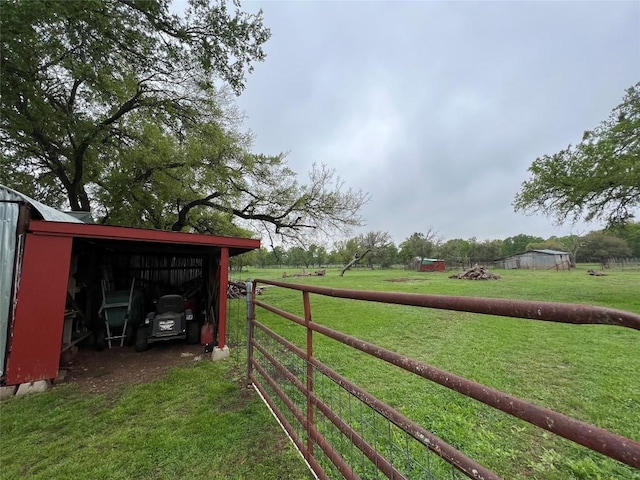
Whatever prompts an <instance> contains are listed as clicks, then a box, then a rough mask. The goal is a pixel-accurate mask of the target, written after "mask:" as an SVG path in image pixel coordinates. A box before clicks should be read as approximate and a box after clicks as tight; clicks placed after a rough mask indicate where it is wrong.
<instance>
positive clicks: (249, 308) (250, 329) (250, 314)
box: [245, 280, 255, 385]
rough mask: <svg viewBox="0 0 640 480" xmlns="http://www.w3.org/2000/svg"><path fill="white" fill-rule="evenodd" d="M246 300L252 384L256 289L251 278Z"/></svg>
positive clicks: (249, 365) (248, 377) (248, 364)
mask: <svg viewBox="0 0 640 480" xmlns="http://www.w3.org/2000/svg"><path fill="white" fill-rule="evenodd" d="M245 286H246V290H247V293H246V300H247V385H250V384H251V383H252V382H251V373H252V372H253V364H252V361H253V320H254V309H253V300H254V298H255V297H254V291H253V282H252V281H251V280H247V283H246V285H245Z"/></svg>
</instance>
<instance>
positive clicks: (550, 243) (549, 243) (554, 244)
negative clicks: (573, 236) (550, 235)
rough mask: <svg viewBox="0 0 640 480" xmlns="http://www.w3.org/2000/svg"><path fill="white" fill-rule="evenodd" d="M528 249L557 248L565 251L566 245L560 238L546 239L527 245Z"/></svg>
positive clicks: (559, 250)
mask: <svg viewBox="0 0 640 480" xmlns="http://www.w3.org/2000/svg"><path fill="white" fill-rule="evenodd" d="M526 249H527V250H556V251H558V252H563V251H564V250H565V246H564V244H563V243H561V242H560V241H559V240H545V241H544V242H535V243H530V244H528V245H527V248H526Z"/></svg>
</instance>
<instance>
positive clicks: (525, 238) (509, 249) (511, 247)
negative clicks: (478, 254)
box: [500, 233, 544, 257]
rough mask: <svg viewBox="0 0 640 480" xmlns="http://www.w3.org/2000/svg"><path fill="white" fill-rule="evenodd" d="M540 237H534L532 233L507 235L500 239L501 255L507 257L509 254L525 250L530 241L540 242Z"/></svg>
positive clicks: (541, 239)
mask: <svg viewBox="0 0 640 480" xmlns="http://www.w3.org/2000/svg"><path fill="white" fill-rule="evenodd" d="M542 241H544V239H543V238H542V237H535V236H532V235H525V234H523V233H521V234H519V235H516V236H515V237H508V238H505V239H504V240H503V241H502V248H501V249H500V252H501V256H503V257H508V256H509V255H517V254H518V253H522V252H524V251H526V250H527V245H529V244H530V243H537V242H542Z"/></svg>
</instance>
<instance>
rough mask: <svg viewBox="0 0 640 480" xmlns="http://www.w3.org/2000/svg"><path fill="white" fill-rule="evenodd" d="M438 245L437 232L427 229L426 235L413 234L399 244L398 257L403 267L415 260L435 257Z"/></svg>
mask: <svg viewBox="0 0 640 480" xmlns="http://www.w3.org/2000/svg"><path fill="white" fill-rule="evenodd" d="M439 244H440V239H439V237H438V232H436V231H435V230H433V229H432V228H429V229H428V230H427V232H426V233H421V232H415V233H413V234H411V236H410V237H408V238H407V239H405V240H404V241H403V242H402V243H400V251H399V252H398V257H399V259H400V260H401V261H402V262H403V263H404V264H405V265H407V264H409V263H411V262H412V261H413V259H415V258H419V259H420V260H422V259H424V258H430V257H432V256H434V255H435V253H436V249H437V247H438V245H439Z"/></svg>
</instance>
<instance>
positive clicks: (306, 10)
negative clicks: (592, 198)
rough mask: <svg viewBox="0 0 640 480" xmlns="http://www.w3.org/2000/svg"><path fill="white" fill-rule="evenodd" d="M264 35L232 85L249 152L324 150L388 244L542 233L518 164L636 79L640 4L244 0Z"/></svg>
mask: <svg viewBox="0 0 640 480" xmlns="http://www.w3.org/2000/svg"><path fill="white" fill-rule="evenodd" d="M242 8H243V9H244V10H246V11H251V12H255V11H257V10H258V9H260V8H261V9H262V10H263V13H264V22H265V25H266V26H268V27H269V28H270V29H271V32H272V37H271V39H270V40H269V41H268V42H267V44H266V45H265V47H264V48H265V51H266V53H267V58H266V60H265V62H262V63H258V64H256V65H255V71H254V72H253V73H252V74H251V75H250V76H249V77H248V79H247V87H246V90H245V91H244V92H243V94H242V95H241V96H240V97H239V98H238V100H237V101H238V104H239V106H240V108H241V109H242V110H244V112H245V114H246V120H245V127H247V128H248V129H250V130H251V131H252V132H253V133H254V135H255V143H254V150H255V151H256V152H260V153H267V154H276V153H279V152H283V151H284V152H289V153H288V157H287V158H288V162H289V165H290V167H291V168H292V169H293V170H294V171H296V172H297V173H298V174H299V176H300V180H301V181H305V179H306V178H307V172H308V171H309V170H310V169H311V166H312V165H313V164H314V163H316V164H321V163H324V164H326V165H327V166H329V167H330V168H332V169H335V171H336V174H337V175H338V176H339V177H340V178H341V179H342V180H343V181H345V183H346V184H347V186H350V187H353V188H355V189H362V190H364V191H366V192H369V194H370V195H371V200H370V202H369V203H368V204H367V205H366V206H365V207H364V208H363V209H362V216H363V217H364V219H365V221H366V225H365V226H363V227H362V228H359V229H357V230H355V231H354V232H353V233H354V234H358V233H364V232H368V231H386V232H389V233H390V234H391V236H392V238H393V239H394V241H395V242H396V244H399V243H400V242H402V241H403V240H404V239H405V238H407V237H408V236H410V235H411V234H412V233H413V232H426V231H427V230H429V229H431V230H435V231H437V232H438V233H439V235H440V237H442V239H444V240H446V239H452V238H471V237H476V238H477V239H479V240H486V239H504V238H506V237H509V236H514V235H517V234H519V233H525V234H530V235H538V236H541V237H544V238H547V237H549V236H552V235H558V236H560V235H566V234H569V233H586V232H587V231H589V230H594V229H598V228H601V225H600V224H598V223H591V224H583V223H580V224H577V225H570V224H567V225H563V226H561V227H558V226H556V225H554V223H553V221H552V220H551V219H548V218H546V217H545V216H543V215H539V214H538V215H529V216H527V215H525V214H523V213H515V212H514V211H513V207H512V202H513V200H514V196H515V195H516V193H517V192H518V191H519V188H520V185H521V183H522V182H523V181H524V180H526V179H527V178H528V173H527V168H528V167H529V165H530V164H531V163H532V162H533V161H534V160H535V159H536V158H537V157H539V156H542V155H544V154H553V153H556V152H557V151H559V150H560V149H562V148H565V147H566V146H567V145H569V144H571V143H577V142H579V141H580V140H581V138H582V134H583V132H584V131H585V130H587V129H592V128H593V127H595V126H597V125H598V124H599V123H600V122H601V121H603V120H605V119H606V118H607V117H608V115H609V113H610V112H611V110H612V109H613V108H614V107H615V106H616V105H618V104H619V103H620V101H621V100H622V97H623V95H624V90H625V89H626V88H628V87H630V86H631V85H633V84H634V83H636V82H638V81H640V2H638V1H632V2H615V1H606V2H577V1H563V2H560V1H536V2H517V1H513V2H489V1H476V2H458V1H448V2H436V1H429V2H427V1H422V2H418V1H414V2H373V1H369V2H365V1H361V2H336V1H334V2H329V1H326V2H297V1H291V2H274V1H267V2H243V4H242Z"/></svg>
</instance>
